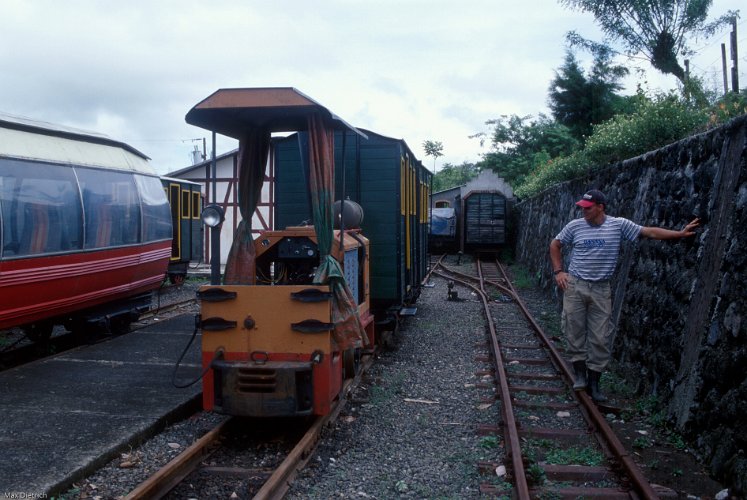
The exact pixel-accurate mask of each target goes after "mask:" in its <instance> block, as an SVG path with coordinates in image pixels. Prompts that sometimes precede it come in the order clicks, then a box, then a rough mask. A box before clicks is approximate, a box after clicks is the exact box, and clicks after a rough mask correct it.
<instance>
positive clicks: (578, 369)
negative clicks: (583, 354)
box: [573, 361, 586, 391]
mask: <svg viewBox="0 0 747 500" xmlns="http://www.w3.org/2000/svg"><path fill="white" fill-rule="evenodd" d="M573 373H574V374H575V375H576V380H574V381H573V390H574V391H583V390H584V389H586V361H574V362H573Z"/></svg>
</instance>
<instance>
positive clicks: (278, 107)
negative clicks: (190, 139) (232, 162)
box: [185, 87, 366, 139]
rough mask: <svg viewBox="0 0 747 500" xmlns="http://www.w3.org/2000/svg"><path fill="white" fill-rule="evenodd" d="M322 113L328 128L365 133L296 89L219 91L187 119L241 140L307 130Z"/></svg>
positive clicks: (189, 113) (199, 104)
mask: <svg viewBox="0 0 747 500" xmlns="http://www.w3.org/2000/svg"><path fill="white" fill-rule="evenodd" d="M314 112H318V113H320V114H321V115H322V117H323V118H324V121H325V124H326V126H327V127H330V128H333V129H342V130H344V129H348V130H352V131H354V132H356V133H358V134H360V135H361V136H363V137H366V135H365V134H363V133H362V132H360V131H359V130H357V129H356V128H355V127H353V126H352V125H350V124H348V123H346V122H345V121H344V120H343V119H342V118H340V117H339V116H337V115H335V114H334V113H332V112H331V111H330V110H329V109H327V108H325V107H324V106H322V105H321V104H319V103H318V102H316V101H314V100H313V99H311V98H310V97H308V96H307V95H305V94H303V93H302V92H299V91H298V90H296V89H295V88H293V87H265V88H233V89H219V90H217V91H215V92H214V93H213V94H212V95H210V96H208V97H207V98H205V99H203V100H202V101H201V102H199V103H198V104H196V105H195V106H194V107H193V108H192V109H191V110H190V111H189V112H188V113H187V116H186V117H185V120H186V121H187V123H189V124H190V125H195V126H197V127H201V128H204V129H207V130H211V131H214V132H217V133H220V134H222V135H225V136H228V137H233V138H234V139H241V138H242V137H243V136H244V135H245V134H246V131H247V130H250V129H253V128H259V127H262V128H266V129H267V130H268V131H269V132H291V131H296V130H306V129H307V128H308V125H307V122H306V120H307V118H308V116H309V115H311V114H312V113H314Z"/></svg>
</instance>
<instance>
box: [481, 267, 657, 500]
mask: <svg viewBox="0 0 747 500" xmlns="http://www.w3.org/2000/svg"><path fill="white" fill-rule="evenodd" d="M495 263H496V265H497V266H498V270H499V271H500V272H501V274H502V275H503V279H504V281H505V282H506V283H508V286H509V288H510V289H511V294H512V296H513V297H514V300H515V301H516V303H517V305H518V306H519V308H520V309H521V311H522V313H523V314H524V316H525V317H526V319H527V321H529V323H530V324H531V325H532V328H533V329H534V330H535V331H536V332H537V335H539V337H540V338H541V339H542V342H543V343H544V344H545V346H546V347H547V348H548V350H549V352H550V354H551V356H552V357H553V359H554V361H555V364H556V365H557V366H558V367H559V368H560V370H561V371H562V372H563V374H564V376H565V377H566V379H567V380H570V381H573V379H574V376H573V374H572V373H571V370H570V368H569V367H568V364H567V363H566V362H565V360H564V359H563V357H562V356H561V354H560V352H559V351H558V350H557V349H556V348H555V346H554V345H553V344H552V342H550V339H549V338H548V337H547V335H545V332H544V331H543V330H542V328H541V327H540V325H539V324H537V322H536V321H535V320H534V318H533V317H532V315H531V314H530V313H529V310H528V309H527V307H526V305H525V304H524V301H523V300H521V297H520V296H519V294H518V293H517V292H516V288H514V286H513V283H511V280H510V279H509V278H508V275H507V274H506V271H505V269H504V268H503V266H502V265H501V263H500V262H498V260H497V259H496V262H495ZM573 392H574V393H575V395H576V397H577V398H578V400H579V401H581V403H582V404H583V405H584V407H585V408H586V411H587V412H588V415H589V416H590V418H591V419H592V421H593V423H594V425H595V426H596V428H597V430H598V431H599V432H600V433H601V434H602V435H603V436H604V439H605V440H606V441H607V444H608V445H609V446H610V448H611V450H612V453H613V454H614V455H615V458H616V459H617V460H619V462H620V463H621V464H622V467H623V469H624V470H625V472H626V474H627V475H628V477H629V478H630V479H631V481H632V482H633V484H634V485H635V489H636V491H637V492H638V493H639V494H640V495H642V497H643V498H647V499H656V498H659V496H658V495H657V494H656V492H655V491H654V489H653V488H652V487H651V484H650V483H649V482H648V480H647V479H646V477H645V476H644V475H643V473H642V472H641V470H640V468H638V465H637V464H636V463H635V461H634V460H633V458H632V457H631V456H630V454H629V453H628V451H627V450H626V449H625V446H624V445H623V444H622V442H620V440H619V439H618V437H617V435H616V434H615V432H614V431H613V430H612V428H611V427H610V426H609V424H608V423H607V419H606V418H605V417H604V415H602V412H600V411H599V408H597V405H596V404H594V402H593V401H592V399H591V397H589V395H588V394H587V393H586V391H573Z"/></svg>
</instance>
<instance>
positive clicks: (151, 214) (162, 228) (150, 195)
mask: <svg viewBox="0 0 747 500" xmlns="http://www.w3.org/2000/svg"><path fill="white" fill-rule="evenodd" d="M135 183H136V184H137V187H138V192H139V193H140V203H141V206H142V208H143V241H160V240H170V239H171V229H172V228H171V208H169V202H168V201H167V200H166V197H165V196H164V195H163V188H162V185H161V181H160V180H159V179H158V177H148V176H145V175H136V176H135Z"/></svg>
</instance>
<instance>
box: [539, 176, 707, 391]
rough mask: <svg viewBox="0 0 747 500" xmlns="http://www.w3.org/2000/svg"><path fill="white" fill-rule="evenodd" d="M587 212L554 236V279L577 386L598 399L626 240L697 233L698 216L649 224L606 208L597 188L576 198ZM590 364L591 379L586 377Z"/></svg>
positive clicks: (673, 237) (551, 245) (610, 338)
mask: <svg viewBox="0 0 747 500" xmlns="http://www.w3.org/2000/svg"><path fill="white" fill-rule="evenodd" d="M576 205H578V206H579V207H581V208H582V209H583V212H584V217H583V218H581V219H575V220H572V221H571V222H569V223H568V224H567V225H566V226H565V227H564V228H563V229H562V230H561V231H560V233H558V235H557V236H556V237H555V238H554V239H553V240H552V241H551V242H550V262H552V269H553V271H552V272H553V275H554V276H555V283H556V284H557V285H558V287H559V288H560V289H561V290H563V292H564V294H563V314H562V318H561V326H562V329H563V332H564V333H565V336H566V338H567V340H568V354H569V355H570V358H571V362H572V363H573V371H574V373H575V375H576V379H575V381H574V384H573V389H574V390H576V391H580V390H583V389H585V388H586V387H587V384H588V387H589V390H590V391H591V398H592V399H593V400H594V401H596V402H603V401H606V400H607V397H606V396H604V395H603V394H602V393H601V392H600V391H599V378H600V377H601V375H602V371H603V370H604V368H605V367H606V366H607V363H608V362H609V359H610V352H611V350H612V345H611V344H612V330H613V328H612V320H611V316H612V297H611V291H610V277H611V276H612V273H613V272H614V271H615V267H616V266H617V258H618V255H619V254H620V244H621V242H622V241H625V240H628V241H633V240H636V239H637V238H638V237H645V238H652V239H655V240H671V239H679V238H687V237H690V236H693V235H694V234H695V232H694V231H693V230H694V229H695V228H696V227H697V226H698V224H699V222H698V219H694V220H693V221H692V222H690V223H689V224H688V225H686V226H685V228H684V229H683V230H682V231H672V230H670V229H663V228H660V227H644V226H639V225H638V224H635V223H634V222H631V221H630V220H628V219H624V218H622V217H611V216H609V215H607V214H606V213H605V208H606V206H607V198H606V197H605V196H604V194H603V193H602V192H601V191H597V190H596V189H592V190H591V191H589V192H587V193H586V194H584V196H583V197H582V198H581V199H580V200H579V201H577V202H576ZM564 246H567V247H570V248H571V261H570V265H569V266H568V269H567V270H566V269H564V268H563V256H562V247H564ZM587 370H588V381H587Z"/></svg>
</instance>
